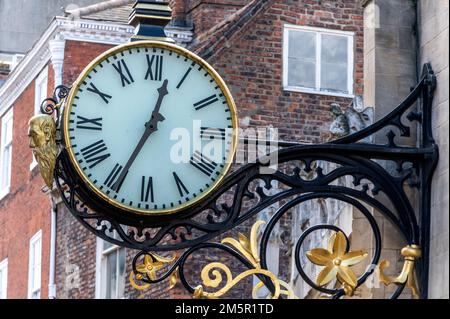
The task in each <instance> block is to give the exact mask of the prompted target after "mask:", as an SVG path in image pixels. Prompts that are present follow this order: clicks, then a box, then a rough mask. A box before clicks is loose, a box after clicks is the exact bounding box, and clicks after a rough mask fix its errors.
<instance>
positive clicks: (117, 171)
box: [103, 164, 125, 193]
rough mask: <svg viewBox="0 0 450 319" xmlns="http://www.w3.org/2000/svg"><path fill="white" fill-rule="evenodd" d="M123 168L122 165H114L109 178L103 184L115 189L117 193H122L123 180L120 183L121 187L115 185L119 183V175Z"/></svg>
mask: <svg viewBox="0 0 450 319" xmlns="http://www.w3.org/2000/svg"><path fill="white" fill-rule="evenodd" d="M122 168H123V167H122V165H119V164H116V165H114V167H113V169H112V170H111V172H110V173H109V175H108V177H107V178H106V179H105V181H104V182H103V184H104V185H105V186H107V187H109V188H111V189H113V190H114V191H115V192H117V193H118V192H119V191H120V187H122V183H123V180H122V183H120V185H115V184H116V182H117V178H118V177H119V174H120V172H121V171H122ZM124 180H125V179H124ZM116 186H117V187H116Z"/></svg>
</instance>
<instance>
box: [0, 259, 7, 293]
mask: <svg viewBox="0 0 450 319" xmlns="http://www.w3.org/2000/svg"><path fill="white" fill-rule="evenodd" d="M1 277H3V278H1ZM0 278H1V282H0V283H1V285H2V287H1V290H0V299H7V298H8V258H5V259H3V260H2V261H0ZM3 294H4V295H3Z"/></svg>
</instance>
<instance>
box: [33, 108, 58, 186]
mask: <svg viewBox="0 0 450 319" xmlns="http://www.w3.org/2000/svg"><path fill="white" fill-rule="evenodd" d="M28 125H29V129H28V138H29V146H30V148H31V149H32V150H33V154H34V156H35V158H36V161H37V163H38V166H39V170H40V172H41V176H42V178H43V179H44V181H45V184H46V185H47V186H48V187H49V188H52V186H53V171H54V169H55V163H56V156H57V153H58V148H57V146H56V123H55V121H54V120H53V118H52V117H51V116H50V115H46V114H39V115H35V116H33V117H32V118H31V119H30V121H29V122H28Z"/></svg>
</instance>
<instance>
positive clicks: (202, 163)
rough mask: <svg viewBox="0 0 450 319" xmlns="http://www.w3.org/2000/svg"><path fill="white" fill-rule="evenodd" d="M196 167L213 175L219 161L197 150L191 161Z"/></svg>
mask: <svg viewBox="0 0 450 319" xmlns="http://www.w3.org/2000/svg"><path fill="white" fill-rule="evenodd" d="M189 162H190V163H191V164H192V165H193V166H194V167H195V168H197V169H199V170H200V171H201V172H202V173H204V174H206V175H208V176H211V175H212V173H214V171H215V170H216V168H217V163H215V162H214V161H212V160H211V159H209V158H208V157H206V156H205V155H203V154H202V153H200V152H199V151H195V152H194V155H192V157H191V160H190V161H189Z"/></svg>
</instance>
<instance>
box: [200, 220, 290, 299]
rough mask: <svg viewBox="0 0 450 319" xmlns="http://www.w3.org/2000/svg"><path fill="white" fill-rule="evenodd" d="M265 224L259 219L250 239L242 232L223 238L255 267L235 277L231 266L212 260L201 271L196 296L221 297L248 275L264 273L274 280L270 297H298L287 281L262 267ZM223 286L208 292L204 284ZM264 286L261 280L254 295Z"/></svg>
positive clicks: (214, 286)
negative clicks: (260, 248)
mask: <svg viewBox="0 0 450 319" xmlns="http://www.w3.org/2000/svg"><path fill="white" fill-rule="evenodd" d="M263 224H265V222H264V221H262V220H259V221H257V222H256V223H255V224H254V225H253V226H252V229H251V231H250V239H249V238H248V237H247V236H245V235H244V234H242V233H239V234H238V240H236V239H234V238H231V237H227V238H225V239H223V240H222V244H227V245H229V246H232V247H233V248H234V249H236V250H237V252H239V253H240V254H241V255H242V256H243V257H244V258H245V259H247V260H248V261H249V262H250V263H251V264H252V265H253V267H254V268H253V269H249V270H246V271H244V272H242V273H240V274H239V275H237V276H236V277H233V274H232V273H231V270H230V268H229V267H228V266H227V265H225V264H223V263H220V262H212V263H209V264H207V265H206V266H205V267H203V269H202V272H201V279H202V283H203V285H199V286H197V287H196V288H195V291H194V298H210V299H212V298H219V297H221V296H223V295H224V294H226V293H227V292H228V291H230V290H231V289H232V288H233V287H234V286H235V285H236V284H238V283H239V282H240V281H241V280H243V279H244V278H246V277H248V276H253V275H264V276H265V277H267V278H269V279H270V281H272V283H273V285H274V288H275V291H274V294H273V295H269V297H271V298H273V299H276V298H278V297H279V296H280V295H286V296H287V297H288V298H297V297H296V296H295V295H294V292H293V290H292V288H291V287H290V286H289V284H287V283H286V282H284V281H282V280H280V279H278V278H277V277H276V276H275V275H274V274H273V273H272V272H270V271H269V270H266V269H262V268H261V264H260V258H259V252H258V230H259V228H260V227H261V226H262V225H263ZM222 273H224V274H225V277H226V279H225V280H224V279H223V276H222ZM223 282H225V283H224V284H223V287H222V288H221V289H219V290H217V291H215V292H207V291H205V290H204V288H203V286H206V287H211V288H217V287H219V286H220V284H222V283H223ZM263 286H264V283H263V282H259V283H258V284H256V285H255V287H254V288H253V291H252V296H253V297H254V298H257V292H258V291H259V289H261V288H262V287H263Z"/></svg>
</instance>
